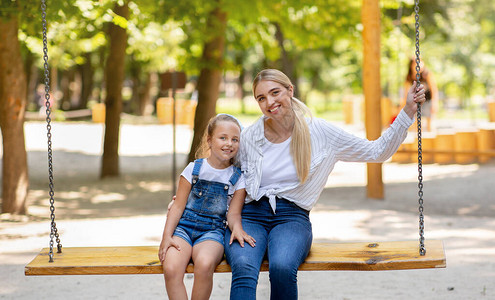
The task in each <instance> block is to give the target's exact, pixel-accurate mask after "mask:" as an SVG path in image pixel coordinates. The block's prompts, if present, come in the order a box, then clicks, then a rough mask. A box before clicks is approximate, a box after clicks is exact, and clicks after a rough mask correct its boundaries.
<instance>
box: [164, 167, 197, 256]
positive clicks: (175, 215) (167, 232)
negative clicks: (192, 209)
mask: <svg viewBox="0 0 495 300" xmlns="http://www.w3.org/2000/svg"><path fill="white" fill-rule="evenodd" d="M190 192H191V184H190V183H189V181H187V179H185V178H184V177H183V176H181V177H180V179H179V186H178V188H177V195H176V197H175V201H174V202H173V204H172V206H171V207H170V209H169V211H168V213H167V221H166V222H165V228H164V229H163V236H162V242H161V243H160V248H159V250H158V257H159V258H160V261H161V262H162V263H163V261H164V260H165V253H167V249H168V248H169V247H175V248H177V250H179V251H180V247H179V245H178V244H177V243H175V241H174V240H173V239H172V235H173V234H174V231H175V228H177V224H179V219H180V217H181V216H182V213H183V212H184V209H185V207H186V203H187V198H188V196H189V193H190Z"/></svg>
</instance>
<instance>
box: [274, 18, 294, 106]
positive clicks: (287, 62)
mask: <svg viewBox="0 0 495 300" xmlns="http://www.w3.org/2000/svg"><path fill="white" fill-rule="evenodd" d="M274 25H275V28H276V31H275V38H276V39H277V42H278V45H279V47H280V51H281V55H280V65H281V68H282V70H281V71H282V72H284V73H285V75H287V77H289V78H290V80H291V81H292V83H293V84H295V85H297V83H298V82H297V79H298V78H297V76H296V74H295V71H294V70H295V68H294V60H293V59H292V58H291V57H290V55H289V53H288V52H287V50H286V49H285V46H284V42H285V37H284V33H283V32H282V28H281V27H280V24H279V23H274ZM294 97H299V89H297V88H296V89H294Z"/></svg>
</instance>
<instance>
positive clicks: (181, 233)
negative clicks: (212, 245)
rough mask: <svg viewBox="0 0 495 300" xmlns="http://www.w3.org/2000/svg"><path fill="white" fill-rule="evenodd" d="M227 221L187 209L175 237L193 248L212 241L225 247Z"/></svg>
mask: <svg viewBox="0 0 495 300" xmlns="http://www.w3.org/2000/svg"><path fill="white" fill-rule="evenodd" d="M225 228H226V222H225V220H221V219H218V218H210V217H207V216H202V215H199V214H197V213H195V212H194V211H192V210H190V209H187V208H186V209H185V210H184V213H183V214H182V217H181V218H180V220H179V224H178V225H177V228H176V229H175V231H174V235H175V236H178V237H180V238H182V239H183V240H185V241H186V242H188V243H189V244H190V245H191V246H194V245H196V244H198V243H201V242H204V241H207V240H212V241H216V242H218V243H220V244H221V245H222V246H224V239H225V237H224V236H225Z"/></svg>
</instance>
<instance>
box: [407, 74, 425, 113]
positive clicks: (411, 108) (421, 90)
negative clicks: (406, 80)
mask: <svg viewBox="0 0 495 300" xmlns="http://www.w3.org/2000/svg"><path fill="white" fill-rule="evenodd" d="M416 84H417V82H416V81H414V82H413V84H412V86H411V88H410V89H409V91H408V92H407V100H406V105H405V106H404V111H405V112H406V113H407V115H408V116H409V117H410V118H411V119H413V118H414V114H415V113H416V111H417V110H418V105H421V104H423V103H424V102H425V101H426V96H425V92H426V91H425V87H424V86H423V85H422V84H420V85H419V86H418V87H417V88H416Z"/></svg>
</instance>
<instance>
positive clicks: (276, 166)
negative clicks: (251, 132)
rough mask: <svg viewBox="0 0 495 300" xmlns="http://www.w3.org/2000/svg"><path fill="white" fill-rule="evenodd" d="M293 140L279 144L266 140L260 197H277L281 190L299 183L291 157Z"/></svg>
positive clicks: (263, 147) (263, 148) (289, 139)
mask: <svg viewBox="0 0 495 300" xmlns="http://www.w3.org/2000/svg"><path fill="white" fill-rule="evenodd" d="M265 139H266V138H265ZM291 140H292V138H290V137H289V138H288V139H287V140H285V141H283V142H282V143H278V144H274V143H272V142H270V141H269V140H266V141H265V144H263V146H262V147H261V149H262V150H263V165H262V173H261V183H260V189H259V193H258V195H265V196H270V195H277V192H278V191H279V190H280V189H283V188H286V187H289V186H292V185H294V184H298V183H299V179H298V178H297V171H296V166H295V165H294V161H293V160H292V156H291V155H290V141H291Z"/></svg>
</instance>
